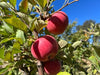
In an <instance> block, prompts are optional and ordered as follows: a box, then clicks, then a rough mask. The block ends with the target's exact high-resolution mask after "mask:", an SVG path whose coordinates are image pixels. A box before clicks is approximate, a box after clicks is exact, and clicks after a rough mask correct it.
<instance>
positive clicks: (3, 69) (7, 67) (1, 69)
mask: <svg viewBox="0 0 100 75" xmlns="http://www.w3.org/2000/svg"><path fill="white" fill-rule="evenodd" d="M12 65H13V64H11V63H10V64H8V65H7V66H6V67H4V68H0V75H2V74H3V73H5V72H7V71H8V70H9V68H10V67H11V66H12Z"/></svg>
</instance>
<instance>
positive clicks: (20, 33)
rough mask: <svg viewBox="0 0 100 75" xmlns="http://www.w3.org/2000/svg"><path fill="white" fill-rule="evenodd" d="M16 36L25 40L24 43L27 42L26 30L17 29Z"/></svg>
mask: <svg viewBox="0 0 100 75" xmlns="http://www.w3.org/2000/svg"><path fill="white" fill-rule="evenodd" d="M16 38H20V39H21V40H22V41H23V43H24V42H25V36H24V32H23V31H22V30H17V32H16Z"/></svg>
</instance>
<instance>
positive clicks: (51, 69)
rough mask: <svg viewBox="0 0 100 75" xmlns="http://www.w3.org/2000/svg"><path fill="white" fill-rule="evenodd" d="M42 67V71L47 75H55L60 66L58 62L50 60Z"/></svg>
mask: <svg viewBox="0 0 100 75" xmlns="http://www.w3.org/2000/svg"><path fill="white" fill-rule="evenodd" d="M43 66H44V71H45V72H46V74H48V75H56V74H57V73H58V72H59V71H60V69H61V64H60V62H59V61H58V60H50V61H47V62H44V63H43Z"/></svg>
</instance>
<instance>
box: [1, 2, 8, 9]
mask: <svg viewBox="0 0 100 75" xmlns="http://www.w3.org/2000/svg"><path fill="white" fill-rule="evenodd" d="M0 7H3V8H9V5H8V4H7V3H6V2H0Z"/></svg>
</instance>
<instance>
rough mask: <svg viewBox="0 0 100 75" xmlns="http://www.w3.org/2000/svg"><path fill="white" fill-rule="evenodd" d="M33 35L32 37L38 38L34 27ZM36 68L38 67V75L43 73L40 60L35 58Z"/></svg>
mask: <svg viewBox="0 0 100 75" xmlns="http://www.w3.org/2000/svg"><path fill="white" fill-rule="evenodd" d="M33 35H34V39H38V32H37V31H36V29H34V31H33ZM37 69H38V75H44V71H43V66H42V62H41V61H39V60H37Z"/></svg>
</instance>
